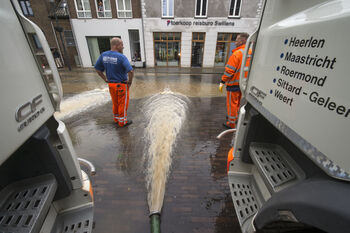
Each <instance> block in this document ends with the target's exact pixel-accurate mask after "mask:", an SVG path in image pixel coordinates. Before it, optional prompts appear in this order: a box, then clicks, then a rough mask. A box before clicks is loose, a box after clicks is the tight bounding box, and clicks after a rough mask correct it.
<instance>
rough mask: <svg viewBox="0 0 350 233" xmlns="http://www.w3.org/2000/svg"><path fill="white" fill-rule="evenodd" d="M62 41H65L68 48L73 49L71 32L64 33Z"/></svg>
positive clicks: (73, 43)
mask: <svg viewBox="0 0 350 233" xmlns="http://www.w3.org/2000/svg"><path fill="white" fill-rule="evenodd" d="M63 34H64V39H65V41H66V44H67V46H68V47H74V46H75V41H74V37H73V32H72V31H64V32H63Z"/></svg>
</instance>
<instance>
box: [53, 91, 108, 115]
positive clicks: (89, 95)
mask: <svg viewBox="0 0 350 233" xmlns="http://www.w3.org/2000/svg"><path fill="white" fill-rule="evenodd" d="M108 101H111V98H110V96H109V91H108V88H103V89H94V90H91V91H86V92H82V93H80V94H78V95H75V96H73V97H70V98H67V99H65V100H63V101H62V103H61V111H60V112H58V113H56V114H55V116H56V117H58V118H59V119H61V120H64V119H67V118H69V117H72V116H75V115H76V114H79V113H83V112H87V111H89V110H92V109H94V108H96V107H98V106H101V105H104V104H106V103H107V102H108Z"/></svg>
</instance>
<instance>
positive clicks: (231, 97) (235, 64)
mask: <svg viewBox="0 0 350 233" xmlns="http://www.w3.org/2000/svg"><path fill="white" fill-rule="evenodd" d="M248 37H249V34H247V33H241V34H239V35H238V36H237V38H236V41H235V45H236V48H235V49H233V50H232V55H231V57H230V58H229V60H228V62H227V64H226V66H225V72H224V74H223V75H222V77H221V82H220V86H219V90H220V91H222V88H223V87H224V85H226V91H227V98H226V107H227V121H226V123H224V126H225V127H227V128H236V123H237V120H238V111H239V106H240V101H241V95H242V94H241V90H240V88H239V75H240V73H239V71H240V69H241V65H242V59H243V52H244V49H245V43H246V42H247V39H248ZM248 54H249V55H248V59H247V62H246V66H249V63H250V54H251V50H249V52H248Z"/></svg>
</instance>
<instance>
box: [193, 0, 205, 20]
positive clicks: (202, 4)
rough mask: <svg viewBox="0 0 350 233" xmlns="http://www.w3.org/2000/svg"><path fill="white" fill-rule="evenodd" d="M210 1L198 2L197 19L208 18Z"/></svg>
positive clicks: (202, 0)
mask: <svg viewBox="0 0 350 233" xmlns="http://www.w3.org/2000/svg"><path fill="white" fill-rule="evenodd" d="M207 10H208V1H207V0H196V9H195V11H196V12H195V16H196V17H207Z"/></svg>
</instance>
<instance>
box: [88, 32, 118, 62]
mask: <svg viewBox="0 0 350 233" xmlns="http://www.w3.org/2000/svg"><path fill="white" fill-rule="evenodd" d="M113 37H114V36H99V37H86V40H87V44H88V48H89V52H90V58H91V64H92V65H93V66H94V65H95V63H96V61H97V59H98V57H99V56H100V54H101V53H103V52H105V51H108V50H110V49H111V44H110V40H111V39H112V38H113ZM116 37H119V38H120V36H116Z"/></svg>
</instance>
